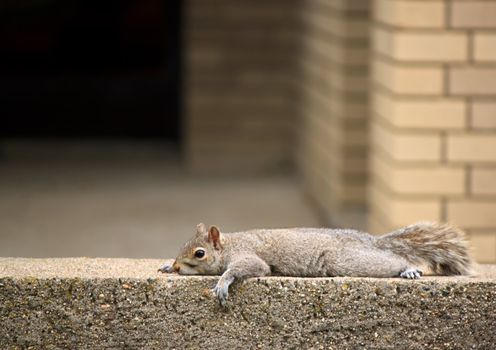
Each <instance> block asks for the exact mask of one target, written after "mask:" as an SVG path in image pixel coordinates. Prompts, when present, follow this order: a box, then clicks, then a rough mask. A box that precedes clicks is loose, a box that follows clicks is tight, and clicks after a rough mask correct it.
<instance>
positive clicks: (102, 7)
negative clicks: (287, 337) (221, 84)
mask: <svg viewBox="0 0 496 350" xmlns="http://www.w3.org/2000/svg"><path fill="white" fill-rule="evenodd" d="M180 18H181V1H180V0H167V1H164V0H122V1H116V0H112V1H96V0H86V1H85V0H64V1H62V0H34V1H29V2H25V1H21V2H18V1H3V2H2V4H1V5H0V37H1V38H2V39H1V43H0V111H1V112H0V113H1V115H2V117H1V119H0V120H1V122H0V123H1V124H0V137H1V138H17V137H22V138H59V137H63V138H160V139H162V140H164V139H166V140H168V141H178V139H179V136H180V90H181V89H180V81H181V76H180V72H181V64H180V62H181V57H180V55H181V43H180V37H181V33H180V28H181V23H180V22H181V21H180Z"/></svg>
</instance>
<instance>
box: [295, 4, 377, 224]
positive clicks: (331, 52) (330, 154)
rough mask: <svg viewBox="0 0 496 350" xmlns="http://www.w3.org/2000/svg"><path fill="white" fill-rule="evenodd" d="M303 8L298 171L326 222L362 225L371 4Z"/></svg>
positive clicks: (312, 5) (364, 191) (326, 5)
mask: <svg viewBox="0 0 496 350" xmlns="http://www.w3.org/2000/svg"><path fill="white" fill-rule="evenodd" d="M304 4H305V7H304V9H303V11H302V19H303V22H304V26H305V31H304V33H303V36H302V38H301V39H302V55H301V58H300V64H301V66H302V76H301V79H300V80H299V81H298V84H297V85H298V86H299V88H300V89H301V92H302V101H301V124H300V127H299V128H298V131H299V134H300V139H301V143H300V146H299V147H298V149H297V159H298V165H299V168H300V170H301V172H302V173H303V176H304V178H305V180H306V183H307V185H308V188H309V190H310V192H311V194H312V196H313V197H314V198H315V199H316V201H317V202H318V203H319V205H320V206H321V208H323V211H324V214H325V216H326V219H327V220H328V221H330V223H331V224H332V225H337V226H354V227H360V226H361V225H360V221H363V220H356V218H357V217H358V218H361V217H363V211H361V209H362V208H364V207H365V195H366V177H367V162H366V160H367V159H366V157H367V144H368V128H367V127H368V123H367V117H368V43H369V38H368V37H369V22H368V19H369V1H368V0H351V1H345V0H335V1H327V0H309V1H306V2H304ZM360 213H362V215H361V216H360ZM355 214H359V215H355Z"/></svg>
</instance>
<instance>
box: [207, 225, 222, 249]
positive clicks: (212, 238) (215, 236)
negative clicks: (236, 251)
mask: <svg viewBox="0 0 496 350" xmlns="http://www.w3.org/2000/svg"><path fill="white" fill-rule="evenodd" d="M208 242H209V243H211V244H212V245H213V246H214V248H215V249H217V250H219V249H220V248H222V245H221V244H220V231H219V229H218V228H217V227H216V226H210V228H209V229H208Z"/></svg>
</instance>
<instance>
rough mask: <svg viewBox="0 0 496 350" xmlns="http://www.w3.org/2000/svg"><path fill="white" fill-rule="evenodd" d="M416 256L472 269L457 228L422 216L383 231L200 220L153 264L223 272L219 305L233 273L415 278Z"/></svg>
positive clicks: (237, 276) (438, 266)
mask: <svg viewBox="0 0 496 350" xmlns="http://www.w3.org/2000/svg"><path fill="white" fill-rule="evenodd" d="M421 264H422V265H427V266H428V268H429V269H430V270H431V271H432V272H434V273H437V274H441V275H470V274H471V273H472V272H471V265H472V262H471V258H470V255H469V252H468V246H467V243H466V242H465V240H464V234H463V232H462V231H460V230H459V229H457V228H455V227H452V226H449V225H447V224H437V223H428V222H420V223H416V224H413V225H410V226H406V227H404V228H401V229H399V230H397V231H394V232H391V233H388V234H385V235H382V236H372V235H370V234H368V233H365V232H361V231H357V230H353V229H329V228H288V229H259V230H251V231H244V232H234V233H221V232H220V230H219V229H218V228H217V227H216V226H211V227H210V228H209V229H208V230H207V229H206V226H205V225H204V224H202V223H201V224H198V225H197V228H196V235H195V236H194V237H193V238H192V239H191V240H190V241H189V242H187V243H186V244H185V245H184V247H183V249H182V250H181V252H180V253H179V255H178V256H177V258H176V259H175V260H174V262H173V263H172V261H170V262H168V263H166V264H164V265H163V266H162V267H160V269H159V270H158V271H159V272H163V273H171V272H177V273H179V274H181V275H221V277H220V279H219V281H218V283H217V285H216V286H215V287H214V288H213V290H212V291H213V293H214V295H215V296H216V297H217V299H218V301H219V303H220V305H221V306H225V305H226V302H227V297H228V289H229V286H230V285H231V284H232V283H233V282H234V281H236V280H244V279H246V278H250V277H261V276H267V275H276V276H294V277H337V276H350V277H402V278H409V279H418V278H420V277H421V275H422V271H421V270H420V269H419V268H420V266H421Z"/></svg>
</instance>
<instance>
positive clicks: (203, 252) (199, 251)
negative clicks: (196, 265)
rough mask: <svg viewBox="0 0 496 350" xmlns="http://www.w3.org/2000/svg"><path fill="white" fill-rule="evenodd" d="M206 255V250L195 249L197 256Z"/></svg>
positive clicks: (199, 257)
mask: <svg viewBox="0 0 496 350" xmlns="http://www.w3.org/2000/svg"><path fill="white" fill-rule="evenodd" d="M204 256H205V251H204V250H203V249H197V250H196V251H195V258H198V259H201V258H203V257H204Z"/></svg>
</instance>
